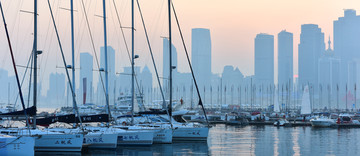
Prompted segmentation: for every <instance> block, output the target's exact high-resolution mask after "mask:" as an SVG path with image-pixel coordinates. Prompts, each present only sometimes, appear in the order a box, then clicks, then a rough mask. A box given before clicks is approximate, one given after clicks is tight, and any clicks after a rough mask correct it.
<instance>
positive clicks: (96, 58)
mask: <svg viewBox="0 0 360 156" xmlns="http://www.w3.org/2000/svg"><path fill="white" fill-rule="evenodd" d="M81 4H82V8H83V10H84V16H85V19H86V23H87V28H88V30H89V35H90V39H91V45H92V48H93V52H94V55H95V60H96V65H97V67H98V69H100V65H99V60H98V57H97V54H96V50H95V44H94V39H93V36H92V33H91V29H90V25H89V20H88V16H87V13H86V10H85V5H84V1H83V0H81ZM99 77H100V81H101V84H102V88H103V92H104V95H105V97H106V90H105V85H104V80H103V78H102V75H101V72H100V70H99ZM105 99H106V100H108V98H105ZM109 118H111V111H110V110H109Z"/></svg>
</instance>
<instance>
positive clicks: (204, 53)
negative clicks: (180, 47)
mask: <svg viewBox="0 0 360 156" xmlns="http://www.w3.org/2000/svg"><path fill="white" fill-rule="evenodd" d="M191 63H192V67H193V70H194V74H195V78H196V79H197V83H198V85H199V87H200V88H204V86H206V87H209V85H208V84H210V83H211V76H212V73H211V37H210V30H209V29H204V28H194V29H192V34H191Z"/></svg>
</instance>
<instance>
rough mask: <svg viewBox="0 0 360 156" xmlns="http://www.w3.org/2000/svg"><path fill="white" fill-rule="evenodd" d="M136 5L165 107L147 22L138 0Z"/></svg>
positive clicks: (164, 103)
mask: <svg viewBox="0 0 360 156" xmlns="http://www.w3.org/2000/svg"><path fill="white" fill-rule="evenodd" d="M136 3H137V6H138V8H139V13H140V17H141V21H142V25H143V27H144V32H145V36H146V41H147V44H148V47H149V52H150V55H151V59H152V63H153V65H154V69H155V73H156V78H157V82H158V85H159V88H160V92H161V97H162V99H163V106H165V105H166V102H165V96H164V92H163V90H162V86H161V83H160V78H159V73H158V71H157V68H156V64H155V59H154V55H153V52H152V49H151V45H150V41H149V36H148V33H147V30H146V26H145V21H144V18H143V14H142V11H141V8H140V4H139V1H138V0H136ZM166 110H167V109H166Z"/></svg>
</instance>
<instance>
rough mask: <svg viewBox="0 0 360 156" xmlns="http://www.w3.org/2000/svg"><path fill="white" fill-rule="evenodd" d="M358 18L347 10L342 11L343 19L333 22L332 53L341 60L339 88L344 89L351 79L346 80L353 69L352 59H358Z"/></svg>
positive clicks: (353, 12)
mask: <svg viewBox="0 0 360 156" xmlns="http://www.w3.org/2000/svg"><path fill="white" fill-rule="evenodd" d="M359 28H360V16H357V15H356V11H355V10H352V9H347V10H345V11H344V17H339V19H338V20H335V21H334V52H335V55H336V56H337V57H339V58H340V60H341V66H340V68H341V70H340V72H341V73H340V75H341V85H342V87H341V88H345V84H346V83H349V82H348V81H349V80H350V81H351V79H353V78H350V79H349V78H348V77H349V75H354V73H349V71H350V70H351V71H353V69H354V68H352V69H348V67H354V62H352V61H353V60H354V59H360V53H359V50H360V44H359V41H360V29H359Z"/></svg>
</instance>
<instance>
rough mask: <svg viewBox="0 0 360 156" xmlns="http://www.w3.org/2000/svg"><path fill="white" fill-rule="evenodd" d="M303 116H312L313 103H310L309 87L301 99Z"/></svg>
mask: <svg viewBox="0 0 360 156" xmlns="http://www.w3.org/2000/svg"><path fill="white" fill-rule="evenodd" d="M300 114H301V115H309V114H311V103H310V93H309V87H308V86H307V85H306V86H305V88H304V92H303V95H302V99H301V110H300Z"/></svg>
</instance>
